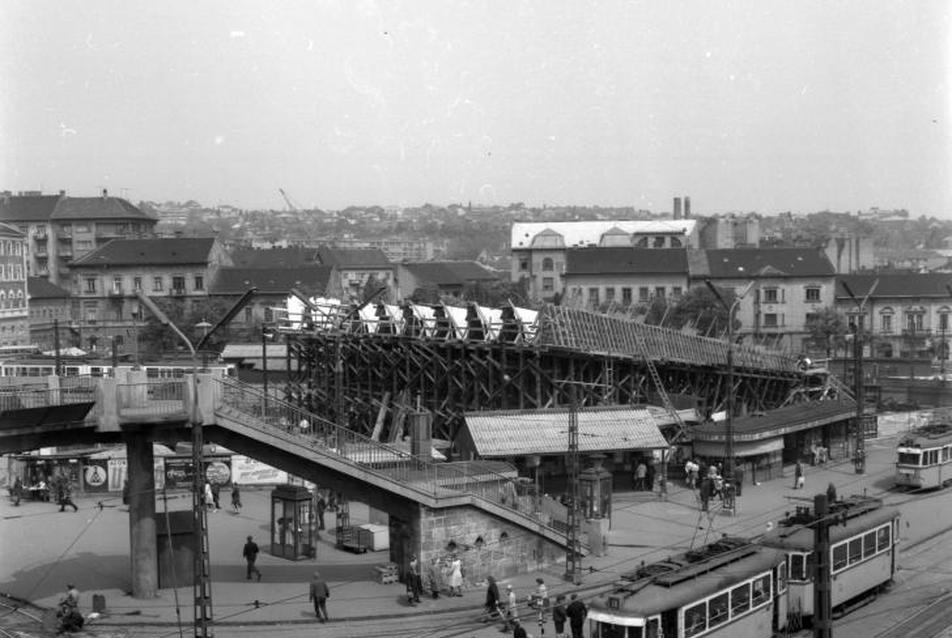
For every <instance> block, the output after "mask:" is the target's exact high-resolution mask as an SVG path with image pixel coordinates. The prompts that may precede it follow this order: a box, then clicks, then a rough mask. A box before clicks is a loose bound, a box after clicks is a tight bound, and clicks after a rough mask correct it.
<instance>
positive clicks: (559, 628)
mask: <svg viewBox="0 0 952 638" xmlns="http://www.w3.org/2000/svg"><path fill="white" fill-rule="evenodd" d="M566 620H568V615H566V613H565V596H564V595H563V594H559V595H558V596H556V597H555V607H553V608H552V623H553V624H554V625H555V638H565V621H566Z"/></svg>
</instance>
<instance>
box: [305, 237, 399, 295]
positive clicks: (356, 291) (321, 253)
mask: <svg viewBox="0 0 952 638" xmlns="http://www.w3.org/2000/svg"><path fill="white" fill-rule="evenodd" d="M317 259H318V263H320V264H321V265H323V266H331V267H333V268H334V269H335V271H336V272H337V275H338V276H339V277H340V284H339V286H340V290H341V291H342V293H343V296H344V300H345V301H350V300H354V299H358V298H359V297H360V295H361V292H362V291H363V289H364V287H365V286H366V285H367V282H369V281H370V280H371V279H373V280H374V281H376V282H377V283H378V284H381V285H384V286H386V287H387V289H388V294H389V295H391V298H392V297H393V296H394V295H396V287H397V277H396V268H397V267H396V265H395V264H393V263H391V262H390V260H389V259H387V256H386V255H385V254H384V253H383V251H382V250H380V249H379V248H333V247H330V246H321V247H320V248H318V249H317Z"/></svg>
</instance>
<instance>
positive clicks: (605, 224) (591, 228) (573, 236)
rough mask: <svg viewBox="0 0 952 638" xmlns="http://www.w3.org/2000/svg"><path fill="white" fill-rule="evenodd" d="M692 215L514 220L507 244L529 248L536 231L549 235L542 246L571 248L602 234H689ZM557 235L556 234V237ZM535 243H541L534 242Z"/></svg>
mask: <svg viewBox="0 0 952 638" xmlns="http://www.w3.org/2000/svg"><path fill="white" fill-rule="evenodd" d="M696 226H697V220H695V219H666V220H664V219H663V220H631V221H613V220H607V221H585V222H515V223H514V224H513V225H512V230H511V235H510V240H509V246H510V248H531V247H533V240H534V239H535V237H536V236H537V235H539V234H543V233H545V234H546V235H549V236H551V237H550V238H549V239H547V240H546V241H545V244H546V246H545V247H551V248H572V247H582V246H598V245H599V244H600V243H601V241H602V236H603V235H605V234H609V235H613V236H614V235H619V234H620V233H628V234H632V235H633V234H638V235H645V234H669V235H670V234H677V235H691V234H692V233H693V232H694V229H695V227H696ZM556 236H557V237H556ZM536 247H540V246H539V245H538V244H536Z"/></svg>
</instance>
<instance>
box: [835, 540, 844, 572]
mask: <svg viewBox="0 0 952 638" xmlns="http://www.w3.org/2000/svg"><path fill="white" fill-rule="evenodd" d="M846 559H847V554H846V543H840V544H839V545H836V546H835V547H834V548H833V571H836V570H838V569H843V568H844V567H846Z"/></svg>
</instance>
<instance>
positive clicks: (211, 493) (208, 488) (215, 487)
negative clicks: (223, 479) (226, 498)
mask: <svg viewBox="0 0 952 638" xmlns="http://www.w3.org/2000/svg"><path fill="white" fill-rule="evenodd" d="M203 499H204V501H205V508H206V509H207V510H208V511H209V512H215V511H218V510H220V509H221V484H219V483H217V482H212V481H205V490H204V495H203ZM241 507H242V505H241V488H240V487H239V486H238V483H232V484H231V509H232V511H233V512H234V513H235V514H238V513H240V512H241Z"/></svg>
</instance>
